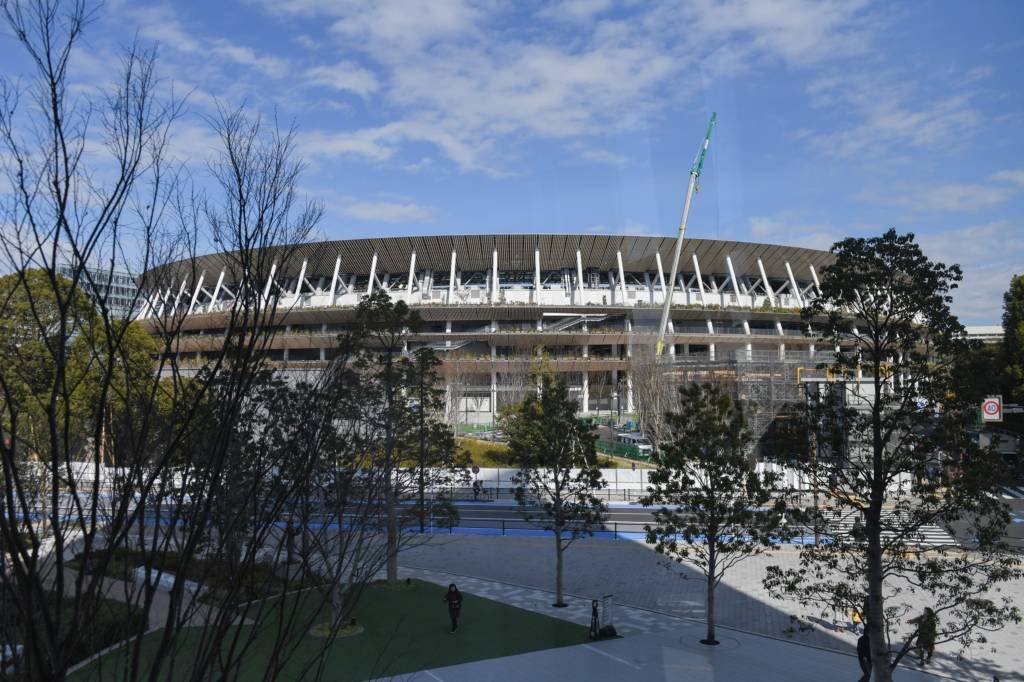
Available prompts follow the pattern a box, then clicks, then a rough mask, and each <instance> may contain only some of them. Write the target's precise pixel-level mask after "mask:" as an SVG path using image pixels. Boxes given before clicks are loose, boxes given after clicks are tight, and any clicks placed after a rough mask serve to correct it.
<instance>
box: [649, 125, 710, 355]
mask: <svg viewBox="0 0 1024 682" xmlns="http://www.w3.org/2000/svg"><path fill="white" fill-rule="evenodd" d="M715 115H716V114H715V113H714V112H712V113H711V120H710V121H708V132H707V134H705V135H704V144H702V145H701V147H700V151H699V152H697V158H695V159H694V160H693V166H692V167H691V168H690V183H689V185H687V187H686V201H685V202H684V203H683V218H682V220H680V221H679V236H678V237H676V249H675V253H674V254H673V256H672V274H671V275H670V276H669V279H668V282H666V283H665V303H664V305H663V306H662V308H661V325H660V326H659V327H658V344H657V346H656V347H655V348H656V351H655V352H656V353H657V354H658V355H661V354H662V353H663V352H664V350H665V331H666V330H667V329H668V316H669V313H670V312H671V309H672V292H673V290H674V289H675V287H676V275H677V274H678V272H679V256H680V254H682V252H683V237H684V236H685V235H686V221H687V219H688V218H689V217H690V203H691V202H692V201H693V193H694V192H699V191H700V184H698V180H699V179H700V172H701V170H702V169H703V168H704V157H705V156H706V155H707V153H708V147H709V146H710V145H711V131H712V130H714V128H715Z"/></svg>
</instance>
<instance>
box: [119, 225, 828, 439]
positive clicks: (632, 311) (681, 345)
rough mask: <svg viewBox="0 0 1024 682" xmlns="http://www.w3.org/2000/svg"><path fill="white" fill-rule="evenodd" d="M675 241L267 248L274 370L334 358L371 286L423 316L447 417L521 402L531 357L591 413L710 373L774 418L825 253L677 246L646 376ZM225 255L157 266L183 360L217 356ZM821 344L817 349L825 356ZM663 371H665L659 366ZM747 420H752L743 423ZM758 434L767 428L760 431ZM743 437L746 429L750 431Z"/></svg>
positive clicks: (228, 291) (467, 241)
mask: <svg viewBox="0 0 1024 682" xmlns="http://www.w3.org/2000/svg"><path fill="white" fill-rule="evenodd" d="M674 245H675V239H674V238H673V237H634V236H610V235H569V234H561V235H555V234H543V235H542V234H515V235H476V236H460V235H448V236H423V237H381V238H370V239H350V240H341V241H326V242H319V243H313V244H306V245H301V246H298V247H293V248H289V249H287V250H284V249H279V250H278V251H277V252H274V253H270V254H263V255H264V256H266V260H267V262H269V263H270V264H271V265H270V268H269V270H270V273H269V276H268V277H267V279H266V281H265V283H264V284H263V296H264V298H267V297H276V302H277V311H278V312H277V318H276V319H275V321H274V325H275V329H276V334H275V337H274V339H273V341H272V343H271V350H270V358H269V359H270V361H271V362H272V363H273V364H274V366H275V367H278V368H279V369H281V370H287V371H309V370H315V369H316V368H318V367H323V366H325V365H326V363H327V362H328V361H329V360H330V358H331V354H332V350H333V348H334V346H335V345H336V338H337V334H338V333H339V332H341V331H342V330H344V329H345V328H346V326H347V325H349V324H351V322H352V320H353V318H354V311H355V307H356V305H357V304H358V302H359V301H360V300H361V299H362V298H363V297H365V296H366V295H368V294H369V293H371V292H373V291H376V290H378V289H383V290H386V291H387V292H389V294H390V295H391V296H392V297H393V298H394V299H397V300H403V301H405V302H407V303H408V305H409V306H410V307H411V308H413V309H415V310H416V311H418V312H419V314H420V316H421V317H422V320H423V324H422V326H421V327H420V328H419V329H418V330H416V332H415V333H414V334H412V335H410V336H409V341H408V350H410V351H411V350H415V349H416V348H417V347H421V346H430V347H431V348H433V349H435V350H436V351H437V353H438V355H439V356H440V358H441V359H442V360H443V373H444V376H445V378H446V379H445V380H446V383H447V386H446V388H447V391H448V395H449V401H448V402H449V407H450V409H449V413H450V418H451V419H452V421H453V422H456V423H458V424H462V425H465V426H466V428H467V429H472V428H474V427H473V425H484V424H489V423H491V422H492V421H493V419H494V417H495V414H496V409H499V408H500V407H501V406H502V405H503V404H506V403H508V402H511V401H514V400H518V399H519V398H520V396H521V395H522V393H523V391H524V390H525V389H526V387H527V384H528V381H529V379H528V377H529V371H530V368H531V367H533V366H534V365H535V364H536V363H537V362H538V360H539V359H540V358H544V359H545V360H546V361H547V362H548V363H549V366H550V367H551V368H552V369H553V370H554V371H555V372H557V373H559V374H560V375H563V378H564V379H565V380H566V381H567V383H568V384H569V386H570V388H571V390H572V391H573V392H574V395H575V396H576V397H577V399H578V400H579V404H580V410H581V412H582V413H583V414H587V415H598V416H600V415H608V416H613V415H618V416H622V415H629V414H631V413H633V412H634V410H636V409H637V403H638V401H639V400H641V394H642V392H643V390H644V388H645V387H644V386H639V385H638V382H639V381H640V379H641V377H642V376H643V377H645V378H644V382H645V383H651V382H656V383H659V384H663V383H664V382H665V381H666V380H668V379H670V378H675V379H677V380H680V381H685V380H696V379H698V378H700V377H702V376H703V377H708V376H711V375H713V376H714V378H716V379H719V380H721V379H722V378H723V377H726V378H728V379H729V380H730V381H732V382H734V383H735V386H736V392H737V394H738V395H739V397H740V398H742V399H744V400H746V401H748V402H750V403H752V404H754V405H755V406H757V407H758V408H759V409H758V410H755V412H760V413H763V418H762V420H761V421H762V422H764V421H765V419H768V420H770V418H771V415H772V413H774V411H775V410H774V408H773V407H772V405H773V404H774V403H777V402H784V401H787V400H789V401H791V400H795V399H797V396H796V394H795V392H796V383H797V382H796V380H795V379H794V377H796V376H798V375H799V368H801V367H804V366H814V365H815V364H816V362H815V361H816V360H818V361H820V359H821V356H822V353H821V352H816V350H817V349H815V346H814V339H813V337H809V336H807V335H806V334H805V329H804V328H803V326H802V323H801V319H800V310H801V307H802V306H804V305H805V304H806V303H807V302H808V301H809V300H811V299H812V298H813V297H814V296H815V295H816V293H817V287H818V275H819V273H820V272H821V269H822V268H823V267H825V266H827V265H828V264H829V263H830V262H831V260H832V256H831V255H830V254H829V253H827V252H824V251H818V250H813V249H805V248H798V247H791V246H780V245H773V244H755V243H746V242H734V241H724V240H711V239H687V240H686V241H685V242H684V247H683V252H682V257H681V259H680V266H679V270H680V272H679V274H678V276H677V278H676V282H674V283H673V284H672V287H671V290H672V309H671V316H670V323H669V327H668V334H667V337H666V344H667V345H666V354H667V355H668V358H667V362H666V363H665V364H661V365H659V368H658V369H657V374H654V375H650V373H649V372H648V374H647V375H644V368H645V364H646V366H647V368H648V369H649V365H650V359H651V357H652V356H653V352H654V346H655V343H656V339H657V335H658V324H659V320H660V314H661V308H662V304H663V302H664V297H665V295H666V289H667V288H668V286H669V283H668V282H666V279H667V278H668V277H669V272H670V268H671V262H672V252H673V248H674ZM231 256H232V254H225V253H215V254H211V255H206V256H201V257H198V258H196V259H192V260H188V261H179V262H177V263H173V264H171V265H169V266H167V267H166V268H162V269H161V270H162V284H161V287H160V290H159V292H157V293H151V294H150V295H149V297H148V299H147V301H146V304H145V306H144V308H143V310H142V312H141V313H140V316H139V318H140V321H141V322H142V324H143V325H147V326H148V327H149V328H150V329H151V330H155V327H156V322H157V320H159V319H161V318H163V317H165V316H167V315H171V316H175V315H179V316H183V317H184V319H183V320H182V323H181V324H182V334H181V337H180V338H179V339H178V342H177V346H176V349H175V350H176V353H177V359H178V361H179V363H180V364H181V365H182V366H189V365H190V364H191V365H193V366H195V365H198V364H201V363H202V361H203V353H204V351H212V350H214V349H216V348H219V347H220V345H221V343H222V341H221V339H220V338H217V337H218V336H222V335H223V334H224V331H225V325H226V320H227V315H228V312H227V311H229V310H230V309H231V308H232V306H233V301H234V299H235V297H236V296H237V295H238V293H239V292H238V286H237V284H238V282H237V281H235V280H237V277H235V276H233V274H232V272H233V268H232V266H231V263H233V262H237V260H236V259H233V258H232V257H231ZM826 350H829V349H826ZM666 367H668V368H671V369H666ZM755 421H756V415H755ZM764 425H765V424H762V425H761V428H762V430H763V426H764ZM754 427H755V428H754V430H755V431H757V430H758V426H757V424H755V425H754Z"/></svg>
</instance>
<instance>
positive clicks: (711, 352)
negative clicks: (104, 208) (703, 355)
mask: <svg viewBox="0 0 1024 682" xmlns="http://www.w3.org/2000/svg"><path fill="white" fill-rule="evenodd" d="M708 359H709V360H714V359H715V344H713V343H709V344H708Z"/></svg>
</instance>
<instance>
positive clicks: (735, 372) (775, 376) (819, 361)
mask: <svg viewBox="0 0 1024 682" xmlns="http://www.w3.org/2000/svg"><path fill="white" fill-rule="evenodd" d="M661 360H662V363H663V366H664V370H663V372H662V373H661V377H662V378H663V380H664V383H665V385H666V388H667V389H668V390H670V391H671V392H672V393H673V394H674V393H675V392H676V391H678V388H679V387H680V386H684V385H688V384H692V383H711V384H716V385H718V386H720V387H722V388H725V389H726V390H727V391H728V393H729V394H730V395H732V397H733V399H734V400H736V402H737V403H738V404H739V405H741V406H742V407H743V413H744V416H745V417H746V421H747V429H748V430H749V431H750V433H751V435H752V436H753V437H754V440H755V442H757V441H760V439H761V438H762V437H763V436H764V435H765V433H766V432H767V431H768V429H769V428H770V427H771V425H772V423H773V422H775V421H776V420H777V419H778V418H780V416H782V415H784V413H785V412H786V410H787V409H791V408H792V407H793V406H795V405H797V404H798V403H800V402H801V401H803V399H804V396H803V393H802V389H801V382H802V380H806V379H807V378H809V377H813V376H818V375H822V376H824V372H825V370H824V369H823V367H825V366H827V365H829V364H830V363H832V362H833V357H832V354H831V353H828V352H817V353H813V354H812V353H810V352H808V351H784V352H775V351H764V350H737V351H733V352H729V353H720V354H718V355H716V356H711V355H709V354H694V355H676V356H674V357H672V356H669V357H666V356H661Z"/></svg>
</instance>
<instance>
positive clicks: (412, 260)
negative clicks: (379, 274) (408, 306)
mask: <svg viewBox="0 0 1024 682" xmlns="http://www.w3.org/2000/svg"><path fill="white" fill-rule="evenodd" d="M415 281H416V250H415V249H414V250H413V252H412V255H411V256H410V257H409V280H408V282H406V286H405V295H406V302H407V303H408V301H409V298H411V297H412V285H413V283H414V282H415Z"/></svg>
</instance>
